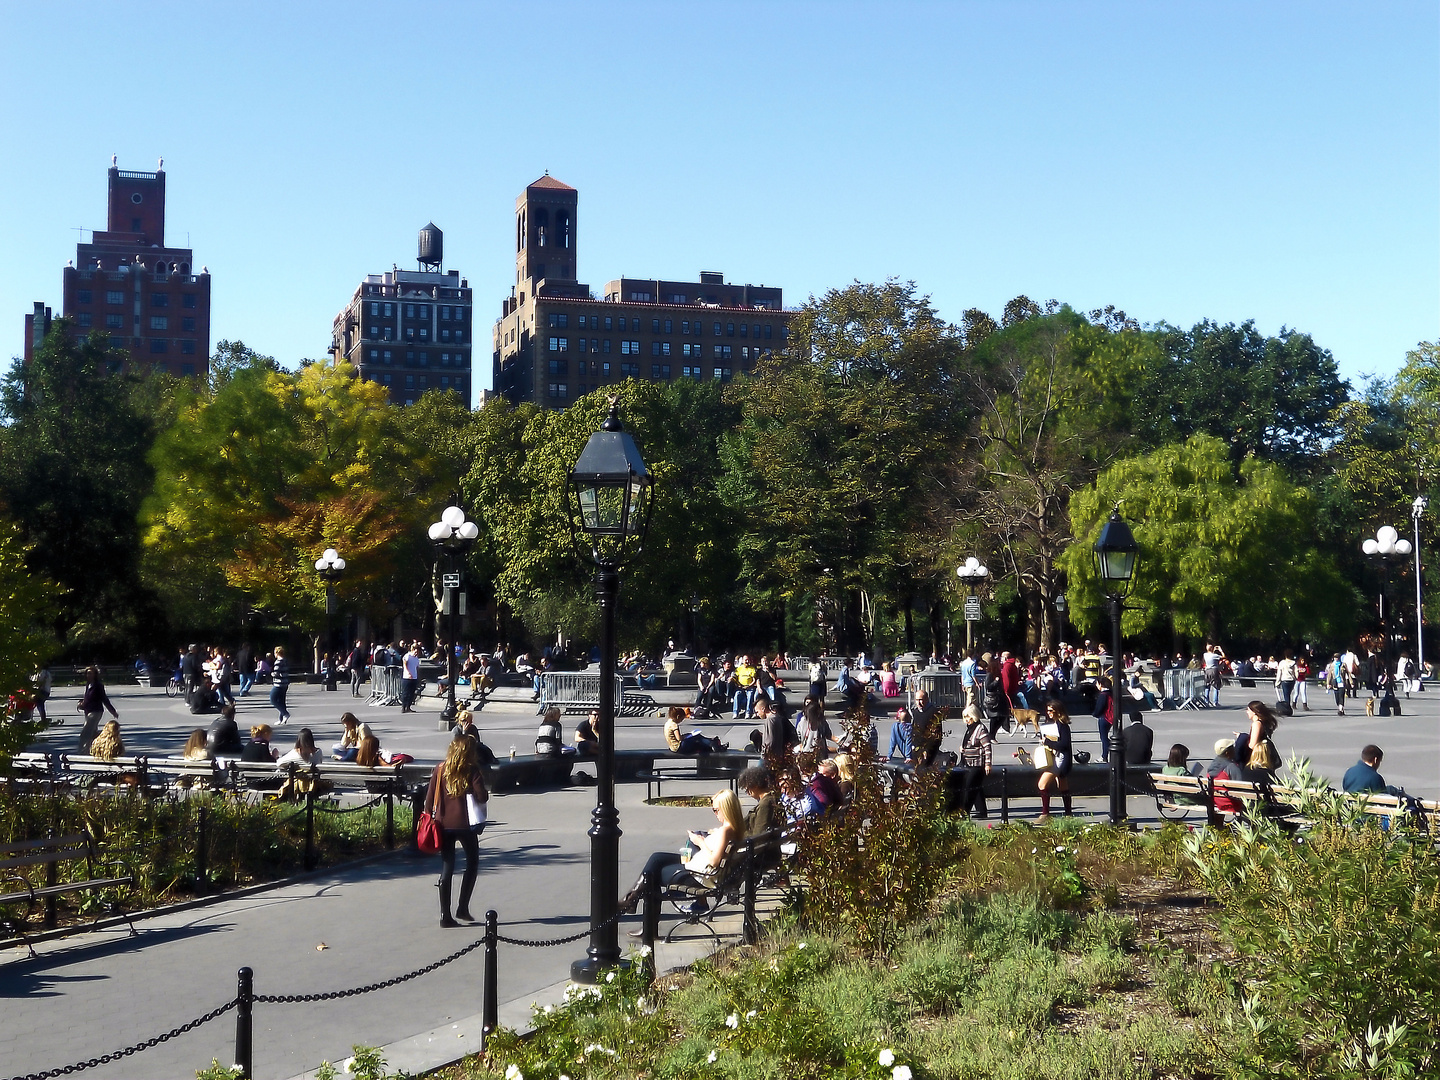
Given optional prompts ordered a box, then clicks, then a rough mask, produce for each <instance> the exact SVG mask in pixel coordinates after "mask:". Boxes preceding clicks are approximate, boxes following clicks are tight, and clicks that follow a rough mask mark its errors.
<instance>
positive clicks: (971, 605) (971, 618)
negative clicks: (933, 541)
mask: <svg viewBox="0 0 1440 1080" xmlns="http://www.w3.org/2000/svg"><path fill="white" fill-rule="evenodd" d="M955 576H956V577H958V578H959V579H960V580H961V581H963V582H964V583H965V589H966V593H967V595H966V597H965V655H966V656H969V655H970V654H971V653H972V652H974V651H975V623H976V621H977V620H978V619H979V618H980V612H979V607H980V598H979V597H977V596H976V595H975V590H976V589H978V588H979V587H980V585H981V583H982V582H984V580H985V579H986V578H987V577H989V576H990V568H989V567H987V566H985V565H983V564H982V563H981V562H980V560H979V559H977V558H976V557H975V556H974V555H971V556H970V557H969V558H967V559H966V560H965V561H964V562H963V563H962V564H961V565H960V566H959V567H957V568H956V570H955ZM972 601H973V602H972Z"/></svg>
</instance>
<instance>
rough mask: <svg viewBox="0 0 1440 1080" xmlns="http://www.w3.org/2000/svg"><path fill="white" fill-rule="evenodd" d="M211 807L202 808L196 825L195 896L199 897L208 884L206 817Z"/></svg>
mask: <svg viewBox="0 0 1440 1080" xmlns="http://www.w3.org/2000/svg"><path fill="white" fill-rule="evenodd" d="M208 813H209V807H206V806H202V807H200V816H199V820H198V821H197V822H196V824H195V895H196V896H199V895H201V894H202V893H204V892H205V888H206V886H207V885H208V884H209V882H208V880H207V879H208V877H209V874H208V867H207V866H206V865H205V862H206V858H207V855H208V853H207V852H206V850H205V849H206V846H207V841H208V839H209V838H208V837H207V836H206V835H205V824H206V821H205V819H206V816H207V815H208Z"/></svg>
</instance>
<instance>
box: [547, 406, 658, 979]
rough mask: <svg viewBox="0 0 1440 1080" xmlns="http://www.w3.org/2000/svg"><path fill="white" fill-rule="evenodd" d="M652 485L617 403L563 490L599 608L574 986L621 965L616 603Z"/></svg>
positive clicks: (641, 534)
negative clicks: (586, 884)
mask: <svg viewBox="0 0 1440 1080" xmlns="http://www.w3.org/2000/svg"><path fill="white" fill-rule="evenodd" d="M654 486H655V479H654V477H653V476H651V475H650V471H649V470H648V469H647V468H646V467H645V461H644V459H643V458H642V457H641V456H640V451H639V449H637V448H636V446H635V440H634V439H632V438H631V437H630V435H629V434H628V433H627V432H626V431H625V429H624V428H623V427H622V426H621V424H620V415H619V412H618V410H617V408H616V399H615V398H613V397H612V398H611V399H610V415H609V416H608V417H606V419H605V422H604V423H603V424H602V425H601V426H600V430H599V431H597V432H595V433H594V434H593V435H591V436H590V439H589V441H588V442H587V443H586V444H585V449H584V451H582V452H581V454H580V458H579V460H578V461H576V462H575V467H574V469H573V470H571V472H570V476H569V477H568V478H567V484H566V488H567V490H566V503H567V505H568V507H569V510H570V514H569V519H570V533H571V539H572V541H573V542H574V544H575V546H576V547H577V548H579V549H581V550H585V549H588V552H589V555H590V557H591V559H592V560H593V561H594V563H595V596H596V599H597V600H598V601H599V604H600V688H599V690H600V692H599V712H600V731H599V733H598V734H599V742H600V753H599V757H598V759H597V761H596V763H595V765H596V767H595V772H596V785H595V810H594V812H593V813H591V815H590V946H589V948H588V949H586V951H585V957H584V958H583V959H580V960H576V961H575V962H574V963H572V964H571V965H570V978H572V979H573V980H575V981H576V982H580V983H594V982H597V981H598V980H599V979H600V977H601V973H602V972H603V971H604V970H605V969H606V968H613V967H615V966H616V965H617V964H619V962H620V946H619V929H618V927H617V926H616V918H617V916H618V913H619V912H618V908H619V904H618V900H619V893H620V836H621V832H620V811H619V810H617V809H616V808H615V601H616V597H617V596H618V595H619V592H620V567H621V566H623V565H624V564H625V563H627V562H629V561H630V560H631V559H633V558H635V556H637V555H639V554H640V551H641V549H642V548H643V547H644V544H645V534H646V532H647V531H648V530H649V527H650V510H651V508H652V507H653V506H654V498H653V495H654Z"/></svg>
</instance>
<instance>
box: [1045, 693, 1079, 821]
mask: <svg viewBox="0 0 1440 1080" xmlns="http://www.w3.org/2000/svg"><path fill="white" fill-rule="evenodd" d="M1045 720H1046V723H1045V725H1044V727H1042V728H1041V729H1040V730H1041V732H1042V733H1043V734H1044V737H1045V745H1046V746H1047V747H1049V749H1050V752H1051V753H1052V754H1053V755H1054V756H1055V762H1054V764H1053V765H1051V766H1050V768H1048V769H1045V770H1044V771H1043V772H1041V773H1040V781H1039V787H1040V820H1041V821H1042V822H1046V821H1049V820H1050V792H1052V791H1058V792H1060V798H1061V799H1062V800H1063V801H1064V803H1065V816H1066V817H1069V816H1070V815H1071V813H1072V812H1073V811H1072V810H1071V807H1070V781H1069V780H1067V779H1066V777H1067V776H1069V775H1070V769H1071V766H1072V764H1073V761H1072V759H1071V757H1070V714H1069V713H1068V712H1066V711H1065V706H1064V705H1062V704H1060V702H1058V701H1052V702H1050V703H1049V704H1047V705H1046V706H1045ZM1046 728H1050V729H1051V731H1049V732H1047V731H1046V730H1045V729H1046Z"/></svg>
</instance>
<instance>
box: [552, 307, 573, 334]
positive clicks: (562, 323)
mask: <svg viewBox="0 0 1440 1080" xmlns="http://www.w3.org/2000/svg"><path fill="white" fill-rule="evenodd" d="M550 325H551V326H553V327H555V328H556V329H559V330H564V329H565V328H566V327H568V326H569V325H570V316H569V315H567V314H566V313H565V312H563V311H552V312H551V313H550Z"/></svg>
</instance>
